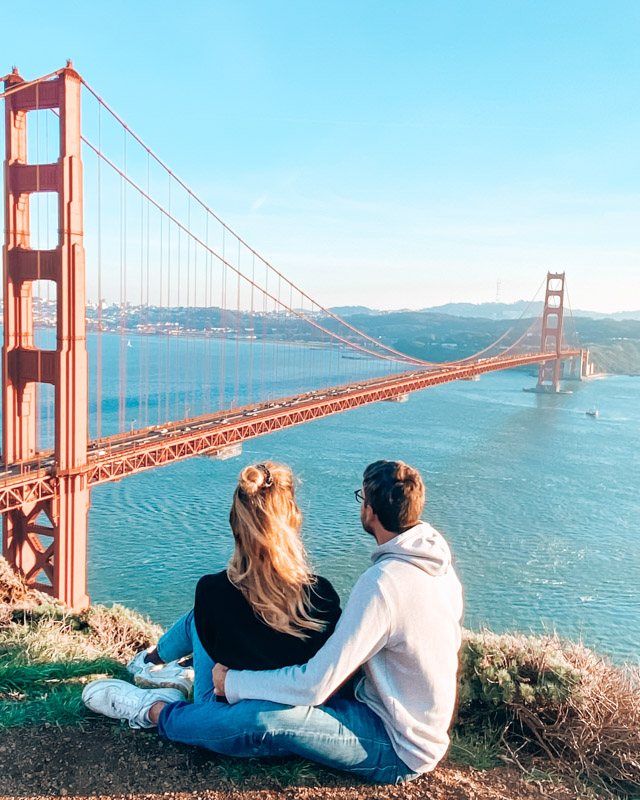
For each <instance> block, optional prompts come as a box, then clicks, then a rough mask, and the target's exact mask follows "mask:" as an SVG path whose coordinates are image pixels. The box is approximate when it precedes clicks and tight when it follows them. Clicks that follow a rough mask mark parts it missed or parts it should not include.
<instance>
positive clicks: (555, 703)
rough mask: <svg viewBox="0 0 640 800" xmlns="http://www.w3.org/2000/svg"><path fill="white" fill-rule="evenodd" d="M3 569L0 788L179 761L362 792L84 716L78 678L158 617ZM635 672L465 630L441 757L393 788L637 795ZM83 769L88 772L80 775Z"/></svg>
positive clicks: (320, 774)
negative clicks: (60, 600)
mask: <svg viewBox="0 0 640 800" xmlns="http://www.w3.org/2000/svg"><path fill="white" fill-rule="evenodd" d="M3 568H4V567H3V565H2V563H1V562H0V794H10V795H16V794H19V793H20V791H24V792H25V793H26V794H29V795H30V796H33V795H34V794H38V793H40V794H46V793H47V791H48V792H49V793H53V794H56V791H55V789H56V787H57V788H58V789H59V790H60V791H59V792H58V793H64V792H69V793H71V792H73V791H78V792H79V793H83V794H110V793H112V792H116V793H117V792H119V793H121V794H136V793H144V794H150V793H153V792H154V791H158V792H159V793H160V794H162V793H163V792H177V791H180V790H181V788H182V786H179V785H177V784H176V781H177V783H180V781H181V780H182V778H181V777H180V776H183V774H186V773H185V770H186V766H185V765H187V766H189V769H188V770H187V773H188V776H189V777H188V779H186V778H185V780H186V783H184V784H183V785H184V786H186V787H188V788H190V789H191V790H196V789H197V790H201V791H204V790H205V789H207V790H208V789H211V788H212V787H214V788H215V789H216V790H217V791H222V792H227V791H230V790H231V791H233V792H236V793H237V792H239V791H240V790H248V789H252V790H255V791H257V790H265V789H268V790H269V791H272V790H274V791H275V790H278V791H281V790H282V791H284V789H285V788H286V787H310V786H311V787H312V786H316V787H317V786H324V787H325V788H326V789H327V791H328V790H329V787H332V788H331V790H332V792H333V793H334V794H335V792H337V791H338V790H340V791H342V789H345V787H347V786H351V787H352V788H353V787H358V788H357V796H362V797H365V796H368V795H367V791H368V789H367V790H366V791H365V787H364V786H363V785H361V784H360V783H359V782H358V781H357V780H355V781H354V779H352V778H348V779H347V778H345V776H344V775H342V774H340V773H336V772H331V771H327V770H323V769H321V768H320V767H318V766H317V765H313V764H310V763H309V762H306V761H302V760H300V759H285V760H278V761H275V762H274V761H273V760H260V761H256V760H254V759H252V760H249V761H244V760H240V759H225V758H221V757H218V756H212V755H211V754H208V753H206V754H205V753H203V751H198V750H196V749H195V748H182V747H180V746H175V745H170V744H167V743H162V742H160V741H159V740H158V739H157V737H156V736H155V735H151V736H150V735H149V734H141V733H140V732H134V731H131V730H130V729H129V728H128V727H127V726H126V725H122V724H120V723H117V722H113V721H109V720H105V719H104V718H101V719H98V718H96V717H95V715H93V714H92V713H91V712H89V711H88V710H87V709H86V708H85V706H84V705H83V703H82V700H81V693H82V688H83V686H84V685H85V684H86V683H87V682H88V681H90V680H93V679H95V678H97V677H109V676H112V677H118V678H123V679H128V678H129V676H128V673H127V672H126V670H125V668H124V666H123V665H124V664H126V662H127V661H128V660H129V659H130V658H131V657H132V655H133V654H134V653H136V652H138V651H139V650H140V649H142V648H144V647H146V646H148V644H150V643H152V642H155V641H156V640H157V638H158V636H159V635H160V633H161V629H160V628H158V627H157V626H155V625H154V624H153V623H151V622H150V621H149V620H146V619H143V618H141V617H140V616H139V615H137V614H135V613H133V612H131V611H129V610H128V609H126V608H123V607H121V606H114V607H112V608H110V609H107V608H104V607H100V606H95V607H92V608H90V609H89V610H88V611H87V612H85V613H83V614H71V613H70V612H68V611H67V610H65V609H64V608H63V607H61V606H59V605H56V604H51V603H50V601H49V600H48V599H47V598H45V597H44V596H36V595H34V594H32V593H28V592H26V591H25V590H24V587H21V586H20V584H19V581H17V579H15V577H14V576H12V574H11V573H10V572H7V571H6V570H4V572H3ZM636 680H637V676H635V675H633V674H632V673H631V672H626V673H625V672H624V671H622V670H616V669H615V668H613V667H611V665H608V664H606V662H603V661H602V660H601V659H597V658H596V657H595V656H594V655H593V654H591V653H589V651H585V650H583V649H582V648H579V647H577V646H575V645H573V646H568V645H566V644H562V643H559V642H558V641H557V640H555V639H534V638H532V637H519V636H495V635H493V634H490V633H486V632H485V633H483V634H471V633H467V634H466V635H465V642H464V645H463V651H462V654H461V670H460V685H459V708H458V718H457V722H456V724H455V725H454V727H453V729H452V735H451V748H450V750H449V753H448V756H447V760H446V762H445V763H444V765H443V767H439V768H438V769H437V770H436V772H435V773H433V775H432V776H429V778H428V779H427V778H425V779H420V781H421V782H416V784H415V785H412V788H411V792H408V790H407V789H405V790H404V793H403V795H402V796H403V797H409V796H416V797H419V796H424V797H430V798H431V797H433V798H441V797H442V798H445V797H454V796H458V795H456V794H455V792H454V789H453V788H452V787H455V786H458V785H460V786H462V785H463V784H464V786H465V787H466V788H465V790H464V791H465V792H466V794H461V795H459V796H461V797H463V796H472V795H473V794H474V793H475V795H476V796H477V797H478V798H485V797H486V798H489V797H493V796H496V797H498V796H502V797H504V796H505V795H504V794H502V795H501V794H500V793H498V794H492V793H491V792H492V791H493V789H491V786H492V783H495V784H498V783H500V784H501V785H503V789H502V790H501V791H503V792H504V791H507V789H506V788H505V787H508V793H507V794H506V796H507V797H512V796H513V797H516V796H517V797H523V798H525V797H526V798H529V797H535V796H548V797H567V798H577V797H583V798H588V797H614V796H617V797H625V798H633V799H634V800H640V690H639V688H638V683H637V682H636ZM65 743H66V744H65ZM76 750H77V753H78V754H79V755H75V756H74V755H73V754H74V753H75V752H76ZM43 752H44V753H49V754H52V753H54V752H55V753H56V754H57V755H55V757H54V756H53V755H49V756H45V758H47V757H48V758H49V759H50V760H49V761H46V763H45V764H44V767H46V768H44V767H43V764H42V763H41V762H42V753H43ZM5 753H6V754H7V755H6V756H5V755H3V754H5ZM79 758H80V761H78V759H79ZM83 758H90V760H91V767H90V769H89V770H88V771H87V769H86V768H85V769H83V770H81V769H79V767H78V764H79V763H83V761H82V759H83ZM21 759H22V761H23V762H24V763H22V762H21ZM34 761H35V762H37V763H39V764H40V767H43V768H42V769H39V770H38V769H35V768H34V767H33V763H34ZM123 764H126V769H124V770H123ZM505 765H510V766H509V767H505ZM478 771H479V772H478ZM87 774H90V775H91V776H93V778H92V779H93V780H94V783H93V784H90V785H89V784H87V785H85V782H86V779H87V777H86V776H87ZM196 774H197V778H195V777H194V776H195V775H196ZM25 776H27V777H25ZM56 776H57V777H56ZM65 776H66V777H65ZM73 776H76V777H73ZM115 776H117V778H116V777H115ZM3 781H5V782H6V785H4V784H3ZM56 781H57V782H58V783H60V782H64V781H66V782H67V785H65V786H58V784H57V783H56ZM83 781H84V782H83ZM470 781H471V783H469V782H470ZM473 781H475V782H476V783H477V786H475V788H473V787H474V785H475V784H473ZM172 782H173V783H172ZM421 786H422V787H423V790H424V791H423V794H415V793H416V792H418V791H420V787H421ZM478 787H480V788H478ZM540 787H543V789H544V791H543V790H542V789H541V788H540ZM494 788H495V787H494ZM63 790H64V791H63ZM296 791H297V790H296ZM345 791H346V789H345ZM389 791H391V790H389ZM456 791H457V790H456ZM496 791H497V790H496ZM538 791H543V793H542V794H541V795H537V794H536V792H538ZM452 792H454V793H453V794H452ZM238 796H240V795H238ZM273 796H274V797H275V796H276V795H273ZM297 796H298V795H296V797H297ZM299 796H300V797H302V795H299ZM305 796H306V795H305ZM317 796H321V795H317ZM335 796H336V797H337V796H338V795H335ZM346 796H356V795H346ZM372 796H375V797H382V796H387V795H383V794H380V792H378V794H376V795H372ZM388 796H395V795H392V794H390V795H388ZM247 797H248V795H247Z"/></svg>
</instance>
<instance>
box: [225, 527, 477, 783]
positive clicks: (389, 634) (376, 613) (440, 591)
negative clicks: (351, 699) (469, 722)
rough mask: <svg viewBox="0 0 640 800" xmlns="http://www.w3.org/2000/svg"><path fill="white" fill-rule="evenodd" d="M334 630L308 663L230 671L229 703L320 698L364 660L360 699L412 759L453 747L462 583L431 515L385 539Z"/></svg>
mask: <svg viewBox="0 0 640 800" xmlns="http://www.w3.org/2000/svg"><path fill="white" fill-rule="evenodd" d="M371 559H372V561H373V566H372V567H369V569H368V570H367V571H366V572H364V573H363V574H362V575H361V577H360V579H359V580H358V582H357V583H356V585H355V586H354V588H353V591H352V592H351V596H350V597H349V600H348V602H347V605H346V607H345V609H344V611H343V613H342V616H341V617H340V620H339V622H338V625H337V627H336V629H335V631H334V633H333V635H332V636H331V637H330V638H329V639H328V640H327V641H326V643H325V644H324V646H323V647H322V648H321V649H320V650H319V651H318V652H317V653H316V655H315V656H314V657H313V658H312V659H311V660H310V661H309V662H308V663H307V664H303V665H302V666H295V667H285V668H283V669H279V670H268V671H263V672H252V671H249V670H245V671H242V672H238V671H233V670H230V671H229V672H228V673H227V677H226V685H225V691H226V696H227V700H228V702H229V703H236V702H238V701H239V700H243V699H245V700H248V699H251V700H271V701H273V702H275V703H282V704H284V705H300V706H317V705H321V704H322V703H324V702H325V700H327V698H328V697H330V696H331V694H333V692H334V691H335V690H336V689H337V688H338V687H339V686H340V685H341V684H342V683H343V682H344V681H345V680H346V679H347V678H348V677H349V676H350V675H351V674H352V673H353V672H355V670H356V669H358V667H362V672H363V674H364V676H363V678H362V679H361V680H360V681H359V682H358V685H357V687H356V692H355V695H356V698H357V699H358V700H360V701H361V702H363V703H366V705H367V706H369V708H370V709H371V710H372V711H373V712H374V713H375V714H377V715H378V716H379V717H380V719H381V720H382V722H383V724H384V727H385V729H386V731H387V734H388V735H389V738H390V739H391V743H392V744H393V747H394V749H395V751H396V753H397V754H398V756H399V757H400V758H401V759H402V761H404V763H405V764H406V765H407V766H408V767H409V768H410V769H412V770H414V771H415V772H428V771H429V770H431V769H433V768H434V767H435V766H436V764H437V763H438V761H440V759H441V758H442V756H443V755H444V754H445V752H446V750H447V747H448V746H449V737H448V735H447V730H448V728H449V724H450V722H451V716H452V714H453V709H454V704H455V696H456V672H457V667H458V650H459V648H460V641H461V627H460V624H461V620H462V587H461V586H460V582H459V581H458V578H457V576H456V573H455V571H454V569H453V566H452V564H451V553H450V550H449V547H448V545H447V543H446V541H445V540H444V538H443V537H442V536H441V535H440V534H439V533H438V531H437V530H435V528H432V527H431V525H429V524H427V523H426V522H420V523H419V524H418V525H416V526H414V527H413V528H410V529H409V530H408V531H405V532H404V533H402V534H400V535H399V536H396V537H395V538H393V539H392V540H391V541H389V542H387V543H386V544H383V545H380V546H379V547H377V548H376V549H375V550H374V552H373V554H372V556H371Z"/></svg>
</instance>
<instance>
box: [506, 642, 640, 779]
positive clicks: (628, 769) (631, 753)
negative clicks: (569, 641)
mask: <svg viewBox="0 0 640 800" xmlns="http://www.w3.org/2000/svg"><path fill="white" fill-rule="evenodd" d="M564 652H565V656H566V658H567V660H568V661H569V662H570V663H571V664H572V665H573V666H574V667H575V668H576V669H578V670H579V671H580V674H581V680H580V685H579V690H578V692H577V693H575V694H571V695H569V696H568V698H567V699H566V701H565V702H563V703H560V704H554V705H549V706H546V707H543V708H539V707H535V706H527V705H524V704H515V705H514V706H513V713H514V717H515V719H516V720H517V722H518V723H519V725H520V727H521V730H522V733H523V735H524V736H525V737H528V738H529V739H530V741H531V742H533V743H534V744H535V745H536V746H537V747H538V748H539V749H540V750H541V751H542V752H543V753H544V754H545V756H546V757H547V759H548V760H549V761H550V762H551V763H552V764H553V765H554V767H555V769H557V770H558V771H562V772H565V773H566V772H567V771H570V772H572V773H573V774H576V773H577V774H580V775H581V776H583V777H584V778H586V779H588V780H590V781H595V782H597V783H604V784H608V785H612V786H613V787H617V788H620V789H624V790H631V791H637V792H640V672H639V670H638V669H637V668H627V669H624V668H619V667H615V666H613V665H612V664H610V663H609V662H608V661H606V660H605V659H603V658H600V657H599V656H597V655H596V654H595V653H593V652H592V651H590V650H587V649H586V648H583V647H581V646H579V645H565V650H564Z"/></svg>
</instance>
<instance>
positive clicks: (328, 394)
mask: <svg viewBox="0 0 640 800" xmlns="http://www.w3.org/2000/svg"><path fill="white" fill-rule="evenodd" d="M580 352H581V351H580V350H563V351H562V353H561V354H560V356H558V355H557V354H556V353H540V352H538V353H530V354H527V355H520V356H498V357H495V358H486V359H478V360H477V361H474V362H471V363H469V364H458V365H455V366H443V367H438V366H435V367H427V368H423V369H419V370H416V371H413V372H408V373H399V374H396V375H388V376H385V377H382V378H374V379H371V380H367V381H362V382H360V383H351V384H346V385H343V386H337V387H331V388H327V389H320V390H316V391H311V392H306V393H303V394H299V395H293V396H290V397H284V398H281V399H277V400H273V401H269V402H266V403H261V404H259V405H252V406H243V407H242V408H237V409H232V410H230V411H226V412H217V413H213V414H207V415H204V416H200V417H194V418H191V419H186V420H182V421H180V422H172V423H167V424H166V425H164V426H152V427H149V428H145V429H142V430H136V431H132V432H131V433H126V434H117V435H114V436H109V437H105V438H103V439H100V440H97V441H92V442H90V443H89V444H88V450H87V462H86V464H83V465H81V466H78V467H77V468H75V469H73V470H71V471H69V472H70V473H72V474H83V475H85V476H86V480H87V484H88V486H89V487H92V486H96V485H98V484H100V483H106V482H108V481H118V480H121V479H122V478H123V477H125V476H126V475H132V474H134V473H136V472H142V471H143V470H147V469H153V468H154V467H159V466H163V465H165V464H169V463H172V462H174V461H179V460H182V459H185V458H191V457H193V456H198V455H200V456H202V455H209V456H215V455H218V456H220V455H222V456H223V455H224V452H225V450H226V449H228V448H232V447H233V446H237V445H239V444H241V443H242V442H243V441H246V440H247V439H252V438H255V437H257V436H262V435H264V434H266V433H272V432H273V431H277V430H282V429H283V428H288V427H292V426H293V425H301V424H303V423H305V422H309V421H311V420H313V419H318V418H320V417H325V416H328V415H330V414H337V413H339V412H341V411H347V410H348V409H350V408H358V407H359V406H363V405H368V404H369V403H377V402H380V401H383V400H397V399H398V398H399V397H401V396H402V395H406V394H409V393H410V392H416V391H419V390H421V389H426V388H428V387H429V386H437V385H440V384H444V383H450V382H452V381H457V380H465V379H469V378H473V377H475V376H479V375H482V374H484V373H488V372H496V371H499V370H504V369H512V368H514V367H519V366H524V365H527V364H537V363H540V362H542V361H554V360H556V359H557V358H572V357H576V356H579V355H580ZM60 476H61V472H60V470H58V469H57V466H56V461H55V455H54V452H53V451H52V450H50V451H46V452H43V453H41V454H40V457H39V458H37V459H34V460H31V461H24V462H19V463H16V464H9V465H0V513H4V512H5V511H9V510H10V509H12V508H17V507H20V506H22V505H23V504H24V503H28V502H37V501H38V500H44V499H46V498H50V497H54V496H55V495H56V483H57V479H58V478H59V477H60Z"/></svg>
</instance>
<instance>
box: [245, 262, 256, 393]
mask: <svg viewBox="0 0 640 800" xmlns="http://www.w3.org/2000/svg"><path fill="white" fill-rule="evenodd" d="M255 282H256V257H255V255H254V256H253V257H252V259H251V311H250V313H249V379H248V383H247V395H248V400H247V403H251V381H252V377H253V375H252V373H253V340H254V338H255V331H254V330H253V286H254V284H255Z"/></svg>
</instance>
